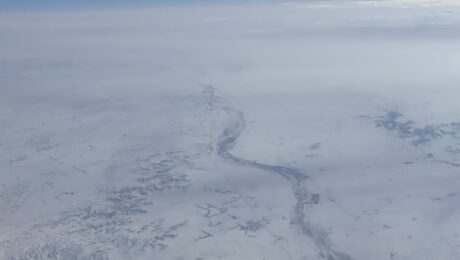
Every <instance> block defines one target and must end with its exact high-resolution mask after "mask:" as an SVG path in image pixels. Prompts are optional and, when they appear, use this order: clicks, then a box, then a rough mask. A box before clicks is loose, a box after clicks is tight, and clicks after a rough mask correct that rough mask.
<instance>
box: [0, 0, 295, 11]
mask: <svg viewBox="0 0 460 260" xmlns="http://www.w3.org/2000/svg"><path fill="white" fill-rule="evenodd" d="M213 2H214V3H224V2H226V3H244V2H264V3H269V2H283V0H249V1H243V0H236V1H213V0H138V1H126V0H96V1H94V0H80V1H76V0H61V1H59V0H41V1H37V0H20V1H17V0H0V10H7V11H30V10H34V11H35V10H56V9H94V8H96V9H106V8H107V9H112V8H135V7H145V6H159V5H169V6H170V5H189V4H205V3H213ZM284 2H287V1H284Z"/></svg>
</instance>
